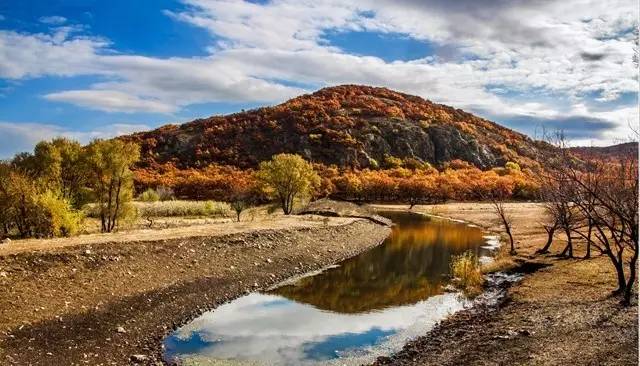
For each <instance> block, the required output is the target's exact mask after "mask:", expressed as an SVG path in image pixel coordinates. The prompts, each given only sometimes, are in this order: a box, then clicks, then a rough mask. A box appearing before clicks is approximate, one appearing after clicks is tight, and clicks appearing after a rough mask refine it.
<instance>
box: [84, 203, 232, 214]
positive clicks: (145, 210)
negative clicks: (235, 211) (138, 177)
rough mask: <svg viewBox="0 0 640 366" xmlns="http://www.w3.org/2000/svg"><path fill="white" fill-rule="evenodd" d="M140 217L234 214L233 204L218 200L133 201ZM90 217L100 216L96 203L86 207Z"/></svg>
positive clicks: (85, 209)
mask: <svg viewBox="0 0 640 366" xmlns="http://www.w3.org/2000/svg"><path fill="white" fill-rule="evenodd" d="M133 206H134V207H135V208H136V210H137V212H138V216H140V217H175V216H184V217H202V216H206V217H227V216H230V215H231V214H232V210H231V206H229V204H228V203H225V202H216V201H179V200H175V201H157V202H133ZM84 211H85V212H86V215H87V216H88V217H94V218H95V217H99V211H98V209H97V206H96V205H94V204H91V205H87V206H86V207H85V208H84Z"/></svg>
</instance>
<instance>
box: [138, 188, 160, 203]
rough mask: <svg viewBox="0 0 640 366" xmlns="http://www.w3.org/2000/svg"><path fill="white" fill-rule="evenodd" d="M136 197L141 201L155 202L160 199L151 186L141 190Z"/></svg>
mask: <svg viewBox="0 0 640 366" xmlns="http://www.w3.org/2000/svg"><path fill="white" fill-rule="evenodd" d="M138 199H140V201H142V202H156V201H160V195H159V194H158V192H156V191H154V190H153V189H152V188H148V189H147V190H146V191H144V192H142V194H141V195H140V197H138Z"/></svg>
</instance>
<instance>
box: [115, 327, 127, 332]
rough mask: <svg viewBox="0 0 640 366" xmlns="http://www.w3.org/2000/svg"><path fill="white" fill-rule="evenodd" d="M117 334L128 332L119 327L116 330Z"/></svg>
mask: <svg viewBox="0 0 640 366" xmlns="http://www.w3.org/2000/svg"><path fill="white" fill-rule="evenodd" d="M116 332H118V333H126V332H127V331H126V330H125V329H124V327H117V328H116Z"/></svg>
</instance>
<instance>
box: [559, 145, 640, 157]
mask: <svg viewBox="0 0 640 366" xmlns="http://www.w3.org/2000/svg"><path fill="white" fill-rule="evenodd" d="M569 150H571V152H572V153H574V154H575V155H577V156H579V157H581V158H584V159H588V158H595V159H605V160H619V159H621V158H629V157H631V158H635V159H637V158H638V143H637V142H625V143H622V144H617V145H611V146H603V147H600V146H588V147H587V146H580V147H572V148H569Z"/></svg>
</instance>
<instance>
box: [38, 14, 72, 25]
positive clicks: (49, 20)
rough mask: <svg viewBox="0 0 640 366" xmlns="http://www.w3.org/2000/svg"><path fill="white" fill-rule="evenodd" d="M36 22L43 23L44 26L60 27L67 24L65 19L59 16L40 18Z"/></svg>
mask: <svg viewBox="0 0 640 366" xmlns="http://www.w3.org/2000/svg"><path fill="white" fill-rule="evenodd" d="M38 21H39V22H40V23H44V24H50V25H60V24H64V23H66V22H67V18H65V17H61V16H59V15H52V16H46V17H40V19H38Z"/></svg>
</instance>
